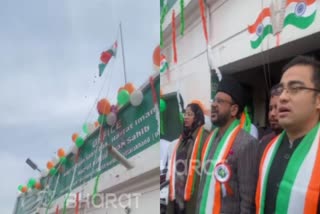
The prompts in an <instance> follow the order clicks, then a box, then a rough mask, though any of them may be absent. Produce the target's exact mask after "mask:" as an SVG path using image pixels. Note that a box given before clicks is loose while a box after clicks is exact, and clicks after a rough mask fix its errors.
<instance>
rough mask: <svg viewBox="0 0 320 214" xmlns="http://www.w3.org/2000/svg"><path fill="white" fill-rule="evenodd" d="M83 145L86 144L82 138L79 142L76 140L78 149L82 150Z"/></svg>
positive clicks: (78, 139)
mask: <svg viewBox="0 0 320 214" xmlns="http://www.w3.org/2000/svg"><path fill="white" fill-rule="evenodd" d="M83 144H84V140H83V138H82V137H78V138H77V140H76V146H77V147H78V148H80V147H81V146H83Z"/></svg>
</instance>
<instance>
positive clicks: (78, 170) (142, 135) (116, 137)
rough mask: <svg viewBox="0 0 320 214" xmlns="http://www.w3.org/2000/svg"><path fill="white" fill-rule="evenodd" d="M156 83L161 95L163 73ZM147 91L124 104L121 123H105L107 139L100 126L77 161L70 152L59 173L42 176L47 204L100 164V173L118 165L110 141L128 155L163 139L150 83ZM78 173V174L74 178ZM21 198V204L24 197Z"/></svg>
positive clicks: (92, 174) (80, 182) (95, 172)
mask: <svg viewBox="0 0 320 214" xmlns="http://www.w3.org/2000/svg"><path fill="white" fill-rule="evenodd" d="M154 83H155V84H154V85H155V89H156V94H157V99H158V98H159V90H160V78H159V76H157V78H155V80H154ZM143 94H144V98H143V102H142V104H141V105H139V106H137V107H134V106H131V105H130V104H128V105H127V106H124V107H122V108H121V109H120V111H119V113H118V120H117V123H116V124H115V125H114V126H113V127H110V126H104V127H103V129H102V133H103V135H104V140H103V142H100V134H101V133H100V129H98V130H96V131H95V132H94V133H92V134H91V135H90V136H88V137H87V139H86V140H85V143H84V145H83V146H82V147H81V148H80V150H79V154H78V155H79V156H78V160H77V162H76V161H75V159H76V158H75V155H73V154H69V155H68V157H67V162H66V164H65V165H63V166H60V169H59V172H58V173H57V174H56V175H54V176H48V177H46V178H43V179H42V180H41V183H42V184H43V186H47V189H46V191H45V192H46V194H45V196H44V197H42V198H43V202H42V203H43V204H50V202H51V201H52V200H53V199H56V198H58V197H61V196H63V195H64V194H67V193H68V192H69V191H70V190H72V189H74V188H76V187H78V186H80V185H83V184H84V183H86V182H88V181H90V180H92V179H94V178H95V177H96V176H97V175H98V172H99V170H98V168H99V165H100V166H101V171H100V173H103V172H106V171H107V170H109V169H111V168H112V167H114V166H116V165H118V164H119V162H118V161H117V160H116V159H114V158H113V157H112V156H111V155H109V154H108V152H107V145H110V144H111V145H113V146H114V148H116V149H117V150H118V151H119V152H120V153H121V154H122V155H123V156H124V157H126V158H127V159H128V158H130V157H132V156H134V155H136V154H138V153H140V152H142V151H143V150H145V149H147V148H148V147H150V146H152V145H154V144H155V143H158V142H159V140H160V133H159V127H158V121H157V119H156V118H157V117H156V114H158V112H157V109H158V108H156V107H155V105H154V102H153V96H152V90H151V87H150V84H149V85H147V86H146V87H145V88H144V89H143ZM100 149H101V150H100ZM100 152H101V158H100ZM100 160H101V163H100ZM74 173H75V176H74V180H73V182H72V177H73V174H74ZM101 182H102V181H101ZM71 183H72V186H71ZM92 191H93V190H92ZM27 194H29V193H27ZM17 202H18V203H17V205H18V207H19V204H20V205H21V203H19V202H21V200H20V201H19V200H18V201H17ZM17 210H19V209H17ZM20 210H21V209H20ZM15 213H21V212H15ZM22 213H24V212H22Z"/></svg>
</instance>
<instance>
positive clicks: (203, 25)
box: [199, 0, 209, 44]
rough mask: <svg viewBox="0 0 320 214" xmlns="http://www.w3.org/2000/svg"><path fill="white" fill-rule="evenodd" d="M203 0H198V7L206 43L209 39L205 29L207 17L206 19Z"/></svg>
mask: <svg viewBox="0 0 320 214" xmlns="http://www.w3.org/2000/svg"><path fill="white" fill-rule="evenodd" d="M203 1H204V0H199V8H200V14H201V21H202V28H203V33H204V38H205V39H206V43H207V44H208V43H209V39H208V30H207V19H206V12H205V6H204V2H203Z"/></svg>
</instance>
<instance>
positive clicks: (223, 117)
mask: <svg viewBox="0 0 320 214" xmlns="http://www.w3.org/2000/svg"><path fill="white" fill-rule="evenodd" d="M229 118H230V112H226V113H225V114H219V113H218V114H217V119H216V120H215V121H213V120H212V119H211V122H212V124H213V125H214V126H218V127H222V126H225V125H226V124H227V123H228V120H229Z"/></svg>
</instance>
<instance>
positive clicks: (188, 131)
mask: <svg viewBox="0 0 320 214" xmlns="http://www.w3.org/2000/svg"><path fill="white" fill-rule="evenodd" d="M188 107H190V109H191V111H192V112H193V113H194V120H193V123H192V125H191V127H186V126H185V125H184V123H183V133H182V137H183V138H189V137H191V135H192V134H193V132H194V131H195V130H196V129H197V128H199V127H200V126H202V125H203V124H204V114H203V111H202V109H201V108H200V106H199V105H198V104H195V103H190V104H188V105H187V108H188Z"/></svg>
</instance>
